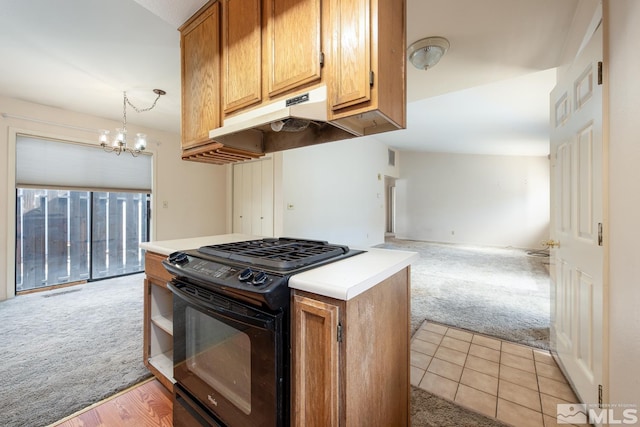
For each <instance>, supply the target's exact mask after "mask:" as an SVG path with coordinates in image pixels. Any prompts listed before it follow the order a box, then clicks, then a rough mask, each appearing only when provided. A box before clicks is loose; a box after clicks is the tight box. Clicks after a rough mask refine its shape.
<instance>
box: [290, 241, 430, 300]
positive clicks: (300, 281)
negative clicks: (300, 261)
mask: <svg viewBox="0 0 640 427" xmlns="http://www.w3.org/2000/svg"><path fill="white" fill-rule="evenodd" d="M363 250H365V251H366V252H365V253H362V254H359V255H355V256H352V257H350V258H347V259H344V260H341V261H336V262H332V263H330V264H327V265H324V266H322V267H318V268H314V269H312V270H308V271H305V272H302V273H299V274H295V275H293V276H291V278H290V279H289V287H290V288H294V289H299V290H302V291H307V292H312V293H314V294H318V295H324V296H327V297H331V298H336V299H340V300H350V299H351V298H353V297H355V296H357V295H360V294H361V293H363V292H365V291H366V290H368V289H370V288H372V287H373V286H375V285H377V284H378V283H380V282H382V281H383V280H385V279H387V278H389V277H391V276H393V275H394V274H395V273H397V272H398V271H400V270H402V269H403V268H405V267H407V266H408V265H410V264H411V263H412V262H414V261H415V260H417V259H418V256H419V255H418V253H417V252H407V251H397V250H391V249H377V248H367V249H363Z"/></svg>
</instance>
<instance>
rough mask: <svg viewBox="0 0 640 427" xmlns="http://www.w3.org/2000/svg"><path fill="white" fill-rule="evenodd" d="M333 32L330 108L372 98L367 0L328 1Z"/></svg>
mask: <svg viewBox="0 0 640 427" xmlns="http://www.w3.org/2000/svg"><path fill="white" fill-rule="evenodd" d="M330 1H331V6H330V10H331V25H332V27H333V28H332V33H333V37H334V38H333V40H334V43H333V50H332V52H333V54H332V57H331V58H332V61H331V64H332V79H331V80H332V86H331V88H330V89H331V92H332V93H331V99H330V101H331V108H332V110H334V111H335V110H338V109H340V108H345V107H348V106H350V105H355V104H359V103H361V102H365V101H368V100H369V99H370V96H371V85H370V73H371V37H370V34H371V33H370V31H371V28H370V26H371V23H370V19H369V18H370V0H330Z"/></svg>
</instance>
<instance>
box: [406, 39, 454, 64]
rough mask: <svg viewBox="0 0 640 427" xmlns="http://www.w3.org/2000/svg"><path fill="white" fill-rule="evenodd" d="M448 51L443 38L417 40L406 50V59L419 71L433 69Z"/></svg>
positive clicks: (445, 40)
mask: <svg viewBox="0 0 640 427" xmlns="http://www.w3.org/2000/svg"><path fill="white" fill-rule="evenodd" d="M448 49H449V40H447V39H445V38H444V37H427V38H426V39H421V40H418V41H417V42H415V43H413V44H412V45H411V46H409V48H408V49H407V59H408V60H409V61H410V62H411V63H412V64H413V66H414V67H416V68H417V69H419V70H428V69H429V68H433V67H434V66H435V65H436V64H437V63H438V61H440V58H442V57H443V56H444V54H445V53H446V52H447V50H448Z"/></svg>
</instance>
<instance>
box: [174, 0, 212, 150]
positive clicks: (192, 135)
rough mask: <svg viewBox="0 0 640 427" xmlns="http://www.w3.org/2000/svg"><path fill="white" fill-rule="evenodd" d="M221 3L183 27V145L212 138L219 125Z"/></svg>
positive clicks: (198, 142)
mask: <svg viewBox="0 0 640 427" xmlns="http://www.w3.org/2000/svg"><path fill="white" fill-rule="evenodd" d="M219 30H220V5H219V4H218V2H215V3H212V4H211V6H210V7H208V8H207V9H206V10H205V11H203V12H202V13H201V14H199V15H197V16H195V17H194V18H193V20H191V21H189V22H187V23H186V24H185V26H184V27H182V28H181V29H180V44H181V63H182V148H188V147H193V146H196V145H200V144H203V143H205V142H207V141H208V140H209V131H210V130H211V129H214V128H217V127H219V126H220V86H219V85H220V78H219V77H220V60H219V54H220V36H219Z"/></svg>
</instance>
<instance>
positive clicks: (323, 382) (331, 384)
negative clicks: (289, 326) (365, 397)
mask: <svg viewBox="0 0 640 427" xmlns="http://www.w3.org/2000/svg"><path fill="white" fill-rule="evenodd" d="M293 298H294V300H293V328H294V329H293V335H294V337H293V339H294V344H293V349H294V363H293V380H292V383H293V397H292V399H291V401H292V406H293V408H292V409H293V410H292V414H291V417H292V420H291V421H292V425H293V426H304V427H309V426H318V427H327V426H337V425H338V420H339V397H340V390H339V382H338V379H339V365H340V364H339V360H338V358H339V353H338V350H339V348H338V340H337V328H338V318H339V317H338V316H339V312H340V310H339V307H338V306H337V305H333V304H329V303H326V302H322V301H318V300H315V299H311V298H307V297H304V296H300V295H295V296H294V297H293Z"/></svg>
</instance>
